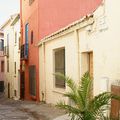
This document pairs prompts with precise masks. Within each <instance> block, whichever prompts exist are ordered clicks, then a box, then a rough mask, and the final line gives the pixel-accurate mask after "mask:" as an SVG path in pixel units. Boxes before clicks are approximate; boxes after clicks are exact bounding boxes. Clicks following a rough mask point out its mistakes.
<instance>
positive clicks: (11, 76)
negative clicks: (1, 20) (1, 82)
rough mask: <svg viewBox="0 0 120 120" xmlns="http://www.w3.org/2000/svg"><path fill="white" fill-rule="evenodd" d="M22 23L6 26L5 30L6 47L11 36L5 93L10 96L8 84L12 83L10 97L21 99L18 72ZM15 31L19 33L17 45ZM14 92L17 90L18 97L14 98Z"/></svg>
mask: <svg viewBox="0 0 120 120" xmlns="http://www.w3.org/2000/svg"><path fill="white" fill-rule="evenodd" d="M19 24H20V23H19V22H18V23H16V24H15V25H14V26H10V25H8V26H6V27H5V29H4V36H5V38H4V41H5V42H4V46H7V34H9V57H8V59H9V72H7V57H6V56H5V93H6V96H8V83H10V97H11V98H15V99H19V98H20V90H19V89H20V87H19V86H20V83H19V76H18V70H19V69H20V51H19V50H18V45H19V42H18V41H19V36H20V25H19ZM15 31H17V43H16V44H15V42H14V40H15ZM15 61H16V77H15V72H14V68H15V67H14V62H15ZM14 90H17V96H16V97H15V96H14Z"/></svg>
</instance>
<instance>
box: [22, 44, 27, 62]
mask: <svg viewBox="0 0 120 120" xmlns="http://www.w3.org/2000/svg"><path fill="white" fill-rule="evenodd" d="M20 58H21V60H27V59H28V44H23V45H22V46H21V55H20Z"/></svg>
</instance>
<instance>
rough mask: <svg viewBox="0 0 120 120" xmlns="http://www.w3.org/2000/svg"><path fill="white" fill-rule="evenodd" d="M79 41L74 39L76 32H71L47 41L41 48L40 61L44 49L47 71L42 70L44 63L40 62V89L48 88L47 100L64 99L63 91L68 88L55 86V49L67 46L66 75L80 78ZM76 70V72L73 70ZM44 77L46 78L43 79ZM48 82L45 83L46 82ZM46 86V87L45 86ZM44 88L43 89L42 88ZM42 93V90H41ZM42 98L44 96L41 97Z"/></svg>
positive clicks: (53, 101) (50, 101)
mask: <svg viewBox="0 0 120 120" xmlns="http://www.w3.org/2000/svg"><path fill="white" fill-rule="evenodd" d="M76 46H77V41H76V40H75V39H74V34H73V33H70V34H68V35H66V36H64V37H60V38H58V39H54V40H53V41H50V42H47V43H45V49H43V48H42V47H43V46H41V47H40V49H39V53H40V54H39V56H40V61H42V62H43V60H42V58H44V57H43V54H41V53H42V49H43V50H45V73H43V72H44V69H43V70H42V68H44V67H42V68H41V65H42V66H44V63H42V62H40V86H41V87H40V90H41V91H45V88H46V102H47V103H56V102H57V101H58V100H60V99H62V96H63V93H64V92H65V91H66V89H59V88H55V86H54V76H53V73H54V68H53V66H54V60H53V57H54V56H53V51H54V49H57V48H61V47H65V71H66V75H69V76H70V77H72V78H73V79H74V80H78V72H77V69H78V63H77V56H78V52H77V49H76V48H77V47H76ZM73 71H74V72H73ZM43 78H44V79H43ZM44 82H45V83H46V84H45V83H44ZM43 86H44V87H43ZM42 89H43V90H42ZM40 95H41V92H40ZM41 99H42V98H41Z"/></svg>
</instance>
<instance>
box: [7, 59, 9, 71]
mask: <svg viewBox="0 0 120 120" xmlns="http://www.w3.org/2000/svg"><path fill="white" fill-rule="evenodd" d="M7 72H9V59H7Z"/></svg>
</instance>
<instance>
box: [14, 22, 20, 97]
mask: <svg viewBox="0 0 120 120" xmlns="http://www.w3.org/2000/svg"><path fill="white" fill-rule="evenodd" d="M15 32H17V41H16V43H15ZM13 34H14V63H15V62H16V74H15V72H14V89H15V90H16V94H17V95H16V96H15V97H14V98H15V99H19V98H20V49H19V37H20V20H19V21H18V22H17V23H16V24H15V25H14V30H13ZM14 69H15V67H14Z"/></svg>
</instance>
